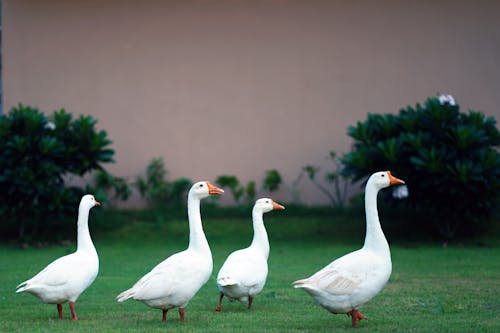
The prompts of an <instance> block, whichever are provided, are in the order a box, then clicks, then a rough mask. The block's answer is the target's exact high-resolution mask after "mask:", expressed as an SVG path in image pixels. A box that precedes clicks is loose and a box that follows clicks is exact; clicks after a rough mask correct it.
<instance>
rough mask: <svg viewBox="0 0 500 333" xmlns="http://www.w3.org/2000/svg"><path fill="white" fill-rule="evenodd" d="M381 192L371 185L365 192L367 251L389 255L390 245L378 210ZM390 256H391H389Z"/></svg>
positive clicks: (365, 246)
mask: <svg viewBox="0 0 500 333" xmlns="http://www.w3.org/2000/svg"><path fill="white" fill-rule="evenodd" d="M378 192H379V190H378V189H377V188H375V187H374V186H370V184H368V185H367V187H366V192H365V214H366V237H365V245H364V248H365V249H370V250H372V251H375V252H378V253H383V254H388V253H389V244H388V243H387V240H386V238H385V236H384V232H383V231H382V227H381V225H380V220H379V216H378V209H377V195H378ZM389 255H390V254H389Z"/></svg>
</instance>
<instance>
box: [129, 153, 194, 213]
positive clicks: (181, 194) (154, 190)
mask: <svg viewBox="0 0 500 333" xmlns="http://www.w3.org/2000/svg"><path fill="white" fill-rule="evenodd" d="M167 174H168V171H167V170H166V169H165V164H164V163H163V159H162V158H153V159H152V160H151V161H150V162H149V164H148V166H147V168H146V175H145V177H142V176H139V177H137V180H136V182H135V186H136V188H137V189H138V191H139V193H140V194H141V196H142V197H143V198H145V199H146V200H147V201H148V203H149V205H150V206H160V205H167V206H180V205H183V204H185V203H186V200H187V192H188V191H189V188H190V187H191V186H192V184H193V182H192V181H191V180H190V179H188V178H179V179H176V180H174V181H172V182H169V181H168V180H167V179H166V176H167Z"/></svg>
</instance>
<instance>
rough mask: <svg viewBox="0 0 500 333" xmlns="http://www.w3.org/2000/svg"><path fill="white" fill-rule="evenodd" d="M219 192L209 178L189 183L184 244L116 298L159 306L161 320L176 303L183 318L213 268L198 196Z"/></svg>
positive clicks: (154, 306) (182, 318) (120, 300)
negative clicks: (181, 248) (185, 242)
mask: <svg viewBox="0 0 500 333" xmlns="http://www.w3.org/2000/svg"><path fill="white" fill-rule="evenodd" d="M223 192H224V191H223V190H221V189H219V188H217V187H215V186H213V185H212V184H210V183H209V182H198V183H195V184H194V185H193V186H192V187H191V189H190V191H189V194H188V219H189V246H188V248H187V249H186V250H184V251H182V252H178V253H175V254H173V255H171V256H170V257H168V258H167V259H165V260H164V261H162V262H161V263H159V264H158V265H157V266H156V267H154V268H153V269H152V270H151V271H150V272H149V273H147V274H146V275H144V276H143V277H142V278H141V279H140V280H139V281H137V282H136V283H135V284H134V285H133V286H132V288H130V289H128V290H125V291H124V292H122V293H121V294H120V295H118V296H117V301H118V302H123V301H125V300H127V299H133V300H137V301H141V302H143V303H144V304H146V305H147V306H150V307H153V308H157V309H161V310H163V321H166V320H167V311H168V310H169V309H171V308H174V307H178V308H179V315H180V318H181V321H184V311H185V307H186V306H187V304H188V302H189V301H190V300H191V299H192V298H193V297H194V295H195V294H196V293H197V292H198V290H199V289H200V288H201V287H202V286H203V285H204V284H205V283H206V282H207V281H208V279H209V278H210V275H211V274H212V270H213V262H212V253H211V252H210V247H209V245H208V241H207V239H206V237H205V233H204V232H203V227H202V224H201V215H200V200H201V199H202V198H205V197H207V196H209V195H214V194H221V193H223Z"/></svg>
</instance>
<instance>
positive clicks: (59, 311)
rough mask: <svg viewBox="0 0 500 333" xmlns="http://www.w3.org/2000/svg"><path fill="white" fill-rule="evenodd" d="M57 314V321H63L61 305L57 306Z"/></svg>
mask: <svg viewBox="0 0 500 333" xmlns="http://www.w3.org/2000/svg"><path fill="white" fill-rule="evenodd" d="M57 312H58V313H59V319H63V315H62V304H57Z"/></svg>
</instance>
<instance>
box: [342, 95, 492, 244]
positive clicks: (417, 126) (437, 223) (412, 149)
mask: <svg viewBox="0 0 500 333" xmlns="http://www.w3.org/2000/svg"><path fill="white" fill-rule="evenodd" d="M495 124H496V122H495V119H494V118H493V117H485V116H484V115H483V114H482V113H480V112H476V111H469V112H468V113H462V112H460V109H459V105H458V104H456V103H455V100H454V99H450V98H449V96H447V98H442V97H441V96H440V98H439V99H438V98H429V99H427V101H426V102H425V104H424V105H420V104H417V105H416V107H411V106H408V107H407V108H405V109H402V110H400V111H399V114H398V115H393V114H383V115H378V114H369V115H368V118H367V120H366V121H364V122H358V123H357V124H356V126H351V127H349V129H348V134H349V136H350V137H352V138H353V139H354V145H353V149H352V151H351V152H349V153H348V154H346V155H345V156H344V157H343V158H342V162H343V163H344V165H345V169H344V172H345V174H347V175H349V176H351V177H353V179H354V180H359V179H362V178H364V177H367V176H368V175H370V174H371V173H372V172H374V171H377V170H391V171H393V172H394V173H395V174H396V175H398V177H400V178H402V179H404V180H405V181H406V184H407V185H408V188H409V197H408V199H407V201H408V202H409V203H410V204H411V205H412V206H415V207H416V208H417V209H418V210H419V211H421V212H422V213H423V214H424V215H425V216H426V218H425V219H424V222H426V221H430V223H432V225H433V226H434V227H435V228H436V230H437V231H438V232H439V234H441V236H442V237H444V238H445V239H446V240H449V239H451V238H453V237H454V236H455V235H456V233H457V232H458V231H459V230H462V232H463V233H470V232H471V231H474V230H478V226H479V225H480V222H481V221H483V220H484V219H486V218H488V216H490V214H491V212H492V211H493V209H494V207H495V206H496V202H497V198H498V193H499V190H500V154H499V152H498V147H499V145H500V133H499V131H498V129H497V128H496V126H495Z"/></svg>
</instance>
